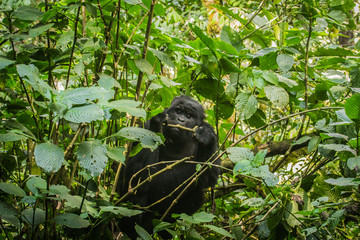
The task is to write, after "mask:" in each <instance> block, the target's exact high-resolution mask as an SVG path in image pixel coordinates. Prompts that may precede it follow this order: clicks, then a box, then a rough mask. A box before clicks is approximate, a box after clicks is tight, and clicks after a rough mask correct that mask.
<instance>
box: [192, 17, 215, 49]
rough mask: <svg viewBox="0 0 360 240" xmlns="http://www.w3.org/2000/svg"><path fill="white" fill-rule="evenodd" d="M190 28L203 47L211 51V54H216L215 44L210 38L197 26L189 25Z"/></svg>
mask: <svg viewBox="0 0 360 240" xmlns="http://www.w3.org/2000/svg"><path fill="white" fill-rule="evenodd" d="M190 28H191V30H192V31H193V32H194V33H195V34H196V36H198V37H199V38H200V40H201V41H202V42H203V43H205V45H206V46H207V47H208V48H209V49H210V50H211V51H212V53H213V54H216V53H217V51H216V47H215V43H214V41H213V39H212V38H210V37H208V36H206V35H205V34H204V33H203V32H202V30H201V29H200V28H199V27H198V26H195V25H193V24H190Z"/></svg>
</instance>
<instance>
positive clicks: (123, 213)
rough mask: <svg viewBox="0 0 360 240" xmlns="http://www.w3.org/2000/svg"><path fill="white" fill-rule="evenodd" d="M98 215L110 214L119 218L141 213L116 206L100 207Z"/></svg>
mask: <svg viewBox="0 0 360 240" xmlns="http://www.w3.org/2000/svg"><path fill="white" fill-rule="evenodd" d="M100 209H101V210H100V214H101V213H103V212H111V213H114V214H116V215H119V216H124V217H131V216H135V215H138V214H140V213H142V211H140V210H134V209H128V208H125V207H116V206H100Z"/></svg>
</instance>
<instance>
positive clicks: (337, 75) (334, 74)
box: [323, 69, 346, 84]
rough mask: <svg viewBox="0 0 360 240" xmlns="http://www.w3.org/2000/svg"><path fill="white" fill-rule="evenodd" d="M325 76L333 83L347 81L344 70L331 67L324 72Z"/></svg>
mask: <svg viewBox="0 0 360 240" xmlns="http://www.w3.org/2000/svg"><path fill="white" fill-rule="evenodd" d="M323 76H324V77H325V78H326V79H327V80H328V81H330V82H333V83H338V84H341V83H344V82H345V81H346V75H345V74H344V73H343V72H340V71H337V70H332V69H329V70H327V71H325V72H324V73H323Z"/></svg>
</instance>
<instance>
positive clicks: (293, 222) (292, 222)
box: [285, 201, 301, 227]
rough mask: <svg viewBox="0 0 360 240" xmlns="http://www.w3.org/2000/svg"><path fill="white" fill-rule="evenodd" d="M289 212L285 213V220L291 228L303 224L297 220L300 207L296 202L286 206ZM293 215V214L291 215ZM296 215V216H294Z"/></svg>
mask: <svg viewBox="0 0 360 240" xmlns="http://www.w3.org/2000/svg"><path fill="white" fill-rule="evenodd" d="M286 208H287V211H285V220H286V222H287V224H289V226H291V227H295V226H299V225H301V222H299V220H298V219H297V218H296V215H297V214H296V213H297V212H298V211H299V206H298V204H297V203H296V202H295V201H291V202H289V203H288V204H287V205H286ZM290 213H292V214H290ZM294 215H295V216H294Z"/></svg>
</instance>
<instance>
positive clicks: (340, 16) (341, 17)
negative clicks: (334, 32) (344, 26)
mask: <svg viewBox="0 0 360 240" xmlns="http://www.w3.org/2000/svg"><path fill="white" fill-rule="evenodd" d="M328 15H329V17H331V18H333V19H334V20H336V21H337V22H339V23H343V22H347V21H348V19H347V17H346V14H345V13H344V12H343V11H340V10H333V11H331V12H330V13H329V14H328Z"/></svg>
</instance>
